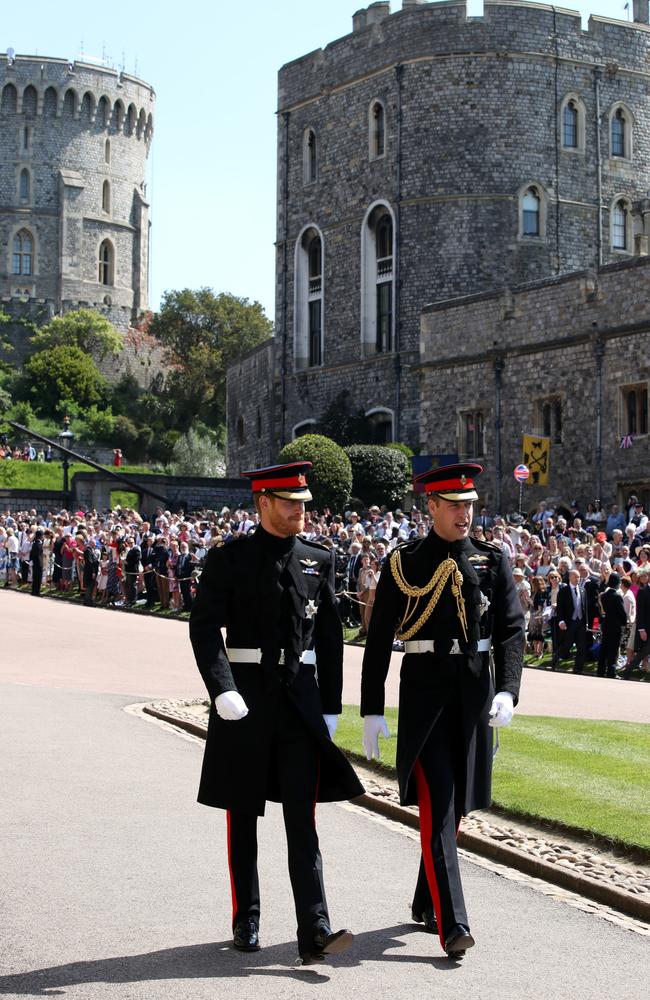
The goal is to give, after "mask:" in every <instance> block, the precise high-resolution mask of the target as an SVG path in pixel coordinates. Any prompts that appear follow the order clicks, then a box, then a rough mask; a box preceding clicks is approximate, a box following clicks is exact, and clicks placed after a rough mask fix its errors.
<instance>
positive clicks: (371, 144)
mask: <svg viewBox="0 0 650 1000" xmlns="http://www.w3.org/2000/svg"><path fill="white" fill-rule="evenodd" d="M377 107H380V108H381V114H382V118H383V143H382V150H381V152H378V142H377V129H376V125H375V122H376V119H377V115H376V112H375V109H376V108H377ZM386 120H387V114H386V102H385V101H384V100H383V98H381V97H373V99H372V100H371V102H370V104H369V105H368V159H369V160H370V162H371V163H372V162H373V161H374V160H383V159H384V158H385V156H386Z"/></svg>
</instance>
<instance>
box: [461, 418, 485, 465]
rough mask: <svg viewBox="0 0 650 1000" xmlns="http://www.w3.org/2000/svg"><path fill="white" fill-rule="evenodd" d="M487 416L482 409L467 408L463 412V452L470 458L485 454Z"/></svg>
mask: <svg viewBox="0 0 650 1000" xmlns="http://www.w3.org/2000/svg"><path fill="white" fill-rule="evenodd" d="M484 428H485V417H484V414H483V411H482V410H466V411H465V412H464V413H462V414H461V453H462V454H463V455H465V456H466V457H468V458H481V456H483V455H484V454H485V431H484Z"/></svg>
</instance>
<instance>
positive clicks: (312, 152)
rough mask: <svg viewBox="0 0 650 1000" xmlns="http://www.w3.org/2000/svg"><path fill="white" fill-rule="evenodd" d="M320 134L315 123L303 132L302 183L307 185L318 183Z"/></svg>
mask: <svg viewBox="0 0 650 1000" xmlns="http://www.w3.org/2000/svg"><path fill="white" fill-rule="evenodd" d="M318 174H319V162H318V134H317V132H316V129H315V128H314V126H313V125H307V126H306V128H305V129H303V133H302V183H303V185H304V186H305V187H308V186H310V185H311V184H317V183H318Z"/></svg>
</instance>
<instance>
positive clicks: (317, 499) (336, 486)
mask: <svg viewBox="0 0 650 1000" xmlns="http://www.w3.org/2000/svg"><path fill="white" fill-rule="evenodd" d="M279 461H280V462H312V463H313V466H314V468H313V469H312V471H311V473H310V475H309V489H310V490H311V492H312V495H313V498H314V499H313V500H312V501H311V503H310V506H313V507H315V508H316V510H319V511H321V510H323V508H325V507H329V508H330V509H331V510H332V512H340V511H342V510H343V509H344V507H345V505H346V504H347V502H348V498H349V496H350V491H351V488H352V468H351V466H350V460H349V458H348V457H347V455H346V454H345V452H344V450H343V448H340V447H339V445H337V444H336V442H335V441H332V440H331V439H330V438H327V437H324V436H323V435H322V434H305V435H304V436H303V437H299V438H296V440H295V441H291V442H290V443H289V444H286V445H285V446H284V448H283V449H282V451H281V452H280V457H279Z"/></svg>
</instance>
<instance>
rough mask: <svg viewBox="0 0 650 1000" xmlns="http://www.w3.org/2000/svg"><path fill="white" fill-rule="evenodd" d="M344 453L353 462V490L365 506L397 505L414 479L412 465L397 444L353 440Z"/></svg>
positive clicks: (390, 506) (393, 506) (392, 506)
mask: <svg viewBox="0 0 650 1000" xmlns="http://www.w3.org/2000/svg"><path fill="white" fill-rule="evenodd" d="M345 454H346V455H347V456H348V458H349V459H350V463H351V465H352V490H353V493H354V494H355V496H358V497H361V499H362V500H363V501H364V503H365V504H366V506H369V505H370V504H379V505H380V506H381V505H382V504H385V505H386V506H387V507H389V508H391V509H394V508H395V507H396V506H399V505H400V504H401V503H402V500H403V499H404V494H405V493H406V491H407V490H408V488H409V486H410V483H411V465H410V462H409V460H408V458H407V457H406V455H405V454H404V453H403V451H401V450H400V449H397V448H389V447H387V446H384V445H378V444H351V445H349V447H347V448H346V449H345Z"/></svg>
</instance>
